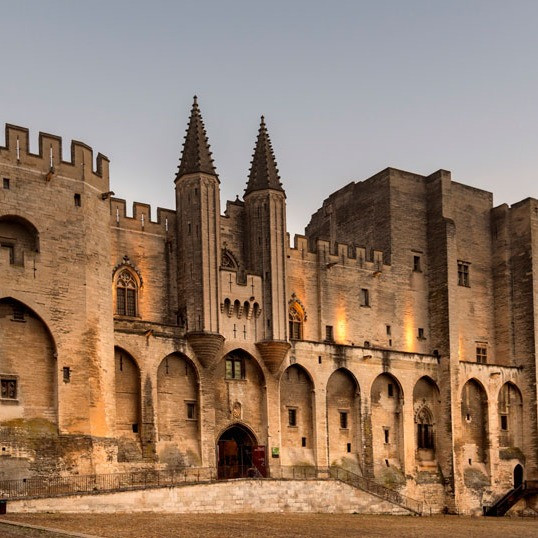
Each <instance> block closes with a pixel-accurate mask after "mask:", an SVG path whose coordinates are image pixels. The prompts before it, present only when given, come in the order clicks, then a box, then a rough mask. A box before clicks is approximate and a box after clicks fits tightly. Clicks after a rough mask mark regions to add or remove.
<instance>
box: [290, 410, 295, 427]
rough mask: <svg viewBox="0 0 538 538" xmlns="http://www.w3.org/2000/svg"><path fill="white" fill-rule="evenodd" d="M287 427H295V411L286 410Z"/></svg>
mask: <svg viewBox="0 0 538 538" xmlns="http://www.w3.org/2000/svg"><path fill="white" fill-rule="evenodd" d="M288 425H289V426H293V427H294V426H297V409H288Z"/></svg>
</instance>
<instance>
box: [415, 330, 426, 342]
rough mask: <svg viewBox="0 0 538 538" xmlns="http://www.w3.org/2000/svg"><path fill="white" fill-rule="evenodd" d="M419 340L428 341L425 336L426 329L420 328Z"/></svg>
mask: <svg viewBox="0 0 538 538" xmlns="http://www.w3.org/2000/svg"><path fill="white" fill-rule="evenodd" d="M417 338H418V339H419V340H425V339H426V337H425V336H424V329H423V328H422V327H419V328H418V336H417Z"/></svg>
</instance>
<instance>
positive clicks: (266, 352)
mask: <svg viewBox="0 0 538 538" xmlns="http://www.w3.org/2000/svg"><path fill="white" fill-rule="evenodd" d="M244 199H245V214H246V230H247V232H246V233H247V241H246V244H247V260H248V264H249V270H250V271H252V272H254V273H257V274H259V275H260V276H261V277H262V282H263V297H262V305H263V314H264V316H263V317H264V329H263V331H262V335H261V338H260V342H259V343H258V344H257V345H258V348H259V349H260V352H261V353H262V355H263V357H264V360H265V361H266V363H267V366H268V367H269V368H270V369H271V370H273V371H276V370H278V367H279V366H280V363H281V362H282V360H283V359H284V357H285V355H286V352H287V350H288V348H289V344H288V343H287V325H288V316H287V308H286V305H287V295H286V194H285V192H284V189H283V188H282V184H281V183H280V176H279V174H278V168H277V165H276V160H275V156H274V153H273V148H272V146H271V141H270V139H269V133H268V132H267V127H266V125H265V120H264V118H263V116H262V118H261V123H260V128H259V131H258V138H257V141H256V146H255V148H254V154H253V156H252V163H251V167H250V173H249V179H248V184H247V188H246V190H245V196H244Z"/></svg>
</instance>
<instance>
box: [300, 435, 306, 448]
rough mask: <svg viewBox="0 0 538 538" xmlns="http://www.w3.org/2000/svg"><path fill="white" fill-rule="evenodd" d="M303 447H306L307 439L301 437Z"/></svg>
mask: <svg viewBox="0 0 538 538" xmlns="http://www.w3.org/2000/svg"><path fill="white" fill-rule="evenodd" d="M301 446H302V447H303V448H304V447H305V446H306V437H301Z"/></svg>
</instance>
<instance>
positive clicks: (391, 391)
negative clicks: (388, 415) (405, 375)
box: [387, 383, 394, 398]
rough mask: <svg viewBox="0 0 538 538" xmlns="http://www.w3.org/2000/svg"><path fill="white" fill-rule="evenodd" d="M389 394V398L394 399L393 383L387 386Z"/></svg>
mask: <svg viewBox="0 0 538 538" xmlns="http://www.w3.org/2000/svg"><path fill="white" fill-rule="evenodd" d="M387 394H388V395H389V398H393V397H394V385H393V384H392V383H389V384H388V385H387Z"/></svg>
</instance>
